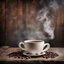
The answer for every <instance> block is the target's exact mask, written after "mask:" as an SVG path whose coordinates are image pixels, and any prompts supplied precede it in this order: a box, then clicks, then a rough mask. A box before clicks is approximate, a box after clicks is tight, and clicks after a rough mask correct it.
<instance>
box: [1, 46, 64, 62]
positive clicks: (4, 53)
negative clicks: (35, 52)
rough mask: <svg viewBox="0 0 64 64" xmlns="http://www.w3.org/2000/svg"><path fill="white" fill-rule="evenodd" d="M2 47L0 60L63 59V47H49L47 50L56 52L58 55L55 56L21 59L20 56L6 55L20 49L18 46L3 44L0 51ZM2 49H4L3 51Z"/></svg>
mask: <svg viewBox="0 0 64 64" xmlns="http://www.w3.org/2000/svg"><path fill="white" fill-rule="evenodd" d="M1 49H2V53H1V54H0V61H20V60H21V61H64V48H50V49H49V51H52V52H55V53H58V54H59V56H58V57H56V58H48V59H46V58H43V57H37V58H30V59H25V58H24V59H21V58H19V59H18V58H14V57H8V56H7V55H8V54H9V53H12V52H16V51H19V50H20V49H19V48H18V47H13V48H12V47H8V46H3V47H1V48H0V51H1ZM3 50H4V51H3Z"/></svg>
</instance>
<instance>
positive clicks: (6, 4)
mask: <svg viewBox="0 0 64 64" xmlns="http://www.w3.org/2000/svg"><path fill="white" fill-rule="evenodd" d="M45 3H46V2H44V3H43V4H42V5H40V4H39V0H24V1H23V0H1V1H0V29H1V30H0V34H1V37H0V38H1V44H2V45H3V44H4V42H5V45H10V46H17V45H18V43H19V42H20V41H24V40H26V39H27V37H26V35H27V33H26V32H25V31H27V30H29V31H31V28H32V27H35V28H36V27H37V28H38V29H39V30H40V31H43V28H42V24H41V23H39V22H37V21H36V19H35V18H36V15H37V12H38V11H39V10H40V9H41V8H42V7H43V6H47V5H48V4H47V5H46V4H45ZM51 14H52V15H53V16H54V17H53V25H54V27H55V33H54V34H55V38H54V39H53V40H52V41H51V42H52V43H50V44H51V45H52V46H61V47H64V8H63V7H60V8H59V9H58V10H52V11H51ZM2 42H3V43H2ZM54 42H55V43H54ZM60 42H61V43H60Z"/></svg>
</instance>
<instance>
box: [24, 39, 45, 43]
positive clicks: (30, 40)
mask: <svg viewBox="0 0 64 64" xmlns="http://www.w3.org/2000/svg"><path fill="white" fill-rule="evenodd" d="M30 41H40V42H44V40H25V41H24V43H26V42H30ZM37 43H39V42H37Z"/></svg>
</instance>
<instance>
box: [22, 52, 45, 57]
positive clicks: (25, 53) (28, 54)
mask: <svg viewBox="0 0 64 64" xmlns="http://www.w3.org/2000/svg"><path fill="white" fill-rule="evenodd" d="M23 54H24V55H26V56H41V55H43V54H45V53H41V54H37V53H36V54H35V55H34V54H31V53H28V52H23Z"/></svg>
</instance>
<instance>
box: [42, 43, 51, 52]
mask: <svg viewBox="0 0 64 64" xmlns="http://www.w3.org/2000/svg"><path fill="white" fill-rule="evenodd" d="M46 45H47V47H46V48H45V49H44V50H43V51H47V50H48V49H49V48H50V44H49V43H45V44H44V47H45V46H46Z"/></svg>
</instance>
